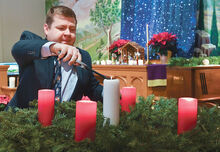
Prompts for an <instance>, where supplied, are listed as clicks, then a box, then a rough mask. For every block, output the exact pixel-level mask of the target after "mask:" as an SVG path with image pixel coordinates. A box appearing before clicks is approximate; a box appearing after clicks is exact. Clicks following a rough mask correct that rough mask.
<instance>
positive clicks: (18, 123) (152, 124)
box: [0, 95, 220, 152]
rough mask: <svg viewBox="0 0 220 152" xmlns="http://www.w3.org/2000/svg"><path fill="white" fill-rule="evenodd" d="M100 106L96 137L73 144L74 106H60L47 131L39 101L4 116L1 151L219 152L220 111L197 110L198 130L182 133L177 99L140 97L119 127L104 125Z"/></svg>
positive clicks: (1, 114) (0, 125)
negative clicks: (179, 124)
mask: <svg viewBox="0 0 220 152" xmlns="http://www.w3.org/2000/svg"><path fill="white" fill-rule="evenodd" d="M102 106H103V105H102V103H98V108H97V124H96V139H95V141H94V142H92V141H90V140H88V139H86V140H84V141H82V142H75V141H74V132H75V108H76V104H75V102H64V103H56V106H55V117H54V120H53V125H51V126H49V127H42V126H41V124H40V123H39V122H38V118H37V101H33V102H32V103H31V108H29V109H9V111H2V112H0V132H1V134H0V141H1V142H0V152H5V151H10V152H24V151H26V152H38V151H39V152H148V151H149V152H167V151H169V152H170V151H172V152H179V151H181V152H188V151H190V152H219V149H220V110H219V109H218V108H217V107H213V108H206V107H199V108H198V120H197V126H196V128H195V129H193V130H192V131H189V132H186V133H184V134H181V135H177V113H178V111H177V100H176V99H165V98H160V99H159V100H158V101H155V100H154V96H153V95H152V96H148V97H147V98H146V99H145V98H143V97H140V98H139V102H138V103H137V104H136V106H135V109H134V110H132V111H131V113H121V114H120V124H119V125H118V126H110V125H109V123H106V125H104V126H103V122H104V118H103V114H102Z"/></svg>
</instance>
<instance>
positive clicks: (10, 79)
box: [9, 77, 15, 88]
mask: <svg viewBox="0 0 220 152" xmlns="http://www.w3.org/2000/svg"><path fill="white" fill-rule="evenodd" d="M14 87H15V77H9V88H14Z"/></svg>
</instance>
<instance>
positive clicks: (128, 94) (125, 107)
mask: <svg viewBox="0 0 220 152" xmlns="http://www.w3.org/2000/svg"><path fill="white" fill-rule="evenodd" d="M120 104H121V111H127V112H130V108H134V107H135V104H136V88H134V87H123V88H122V89H121V100H120Z"/></svg>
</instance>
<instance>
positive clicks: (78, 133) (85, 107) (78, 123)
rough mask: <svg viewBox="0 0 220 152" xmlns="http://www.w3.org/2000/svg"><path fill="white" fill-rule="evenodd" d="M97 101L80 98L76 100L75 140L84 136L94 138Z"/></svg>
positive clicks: (79, 139)
mask: <svg viewBox="0 0 220 152" xmlns="http://www.w3.org/2000/svg"><path fill="white" fill-rule="evenodd" d="M96 110H97V103H96V102H94V101H88V100H80V101H77V102H76V120H75V141H77V142H79V141H81V140H83V139H85V138H89V139H91V140H92V141H93V140H95V130H96Z"/></svg>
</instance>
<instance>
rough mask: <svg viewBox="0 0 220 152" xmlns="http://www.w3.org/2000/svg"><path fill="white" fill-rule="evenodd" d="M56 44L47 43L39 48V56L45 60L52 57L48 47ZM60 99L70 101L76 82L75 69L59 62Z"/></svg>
mask: <svg viewBox="0 0 220 152" xmlns="http://www.w3.org/2000/svg"><path fill="white" fill-rule="evenodd" d="M54 43H56V42H47V43H45V44H44V45H43V46H42V48H41V56H42V58H43V59H44V58H45V59H46V58H47V57H49V56H52V53H51V52H50V45H52V44H54ZM61 77H62V81H61V98H62V101H70V98H71V96H72V94H73V91H74V90H75V87H76V82H77V80H78V76H77V72H76V67H75V66H73V65H72V66H69V65H68V62H63V61H62V60H61Z"/></svg>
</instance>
